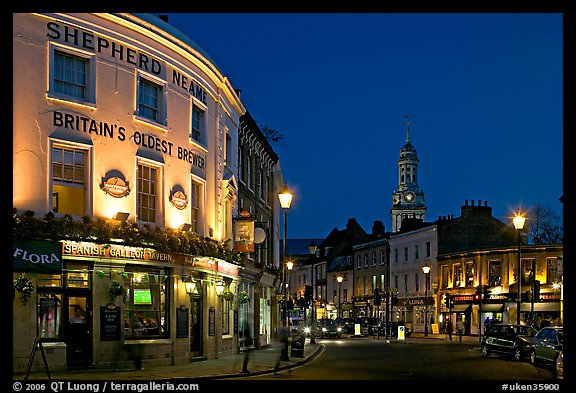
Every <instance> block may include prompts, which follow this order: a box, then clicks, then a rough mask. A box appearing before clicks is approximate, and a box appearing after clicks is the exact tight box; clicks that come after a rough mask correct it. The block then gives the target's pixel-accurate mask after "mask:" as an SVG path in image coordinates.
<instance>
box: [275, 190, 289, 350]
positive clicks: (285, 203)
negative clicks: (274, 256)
mask: <svg viewBox="0 0 576 393" xmlns="http://www.w3.org/2000/svg"><path fill="white" fill-rule="evenodd" d="M278 199H280V207H282V210H283V211H284V245H283V247H282V248H283V252H282V257H283V259H284V263H283V264H282V275H283V285H282V287H283V288H282V292H283V293H282V295H283V302H282V303H283V306H284V307H283V310H282V312H283V315H282V320H283V324H284V331H283V333H282V334H283V336H284V337H282V339H283V340H284V346H283V347H282V352H281V353H280V360H289V359H288V313H287V312H286V307H287V305H288V303H287V302H286V283H287V280H286V268H287V266H286V263H287V261H288V258H287V257H286V216H287V215H288V209H290V204H291V203H292V194H291V193H290V191H288V186H286V184H284V189H283V190H282V192H281V193H280V194H278Z"/></svg>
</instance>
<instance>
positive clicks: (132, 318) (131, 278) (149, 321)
mask: <svg viewBox="0 0 576 393" xmlns="http://www.w3.org/2000/svg"><path fill="white" fill-rule="evenodd" d="M126 272H127V273H128V279H127V280H125V285H124V286H125V288H126V289H127V290H126V303H125V311H124V335H125V336H126V337H127V338H142V337H143V336H144V337H154V336H156V337H168V312H167V310H169V304H168V303H167V302H168V300H167V299H169V296H168V294H167V290H168V288H169V285H168V272H167V271H166V270H164V269H143V268H141V267H130V266H127V267H126Z"/></svg>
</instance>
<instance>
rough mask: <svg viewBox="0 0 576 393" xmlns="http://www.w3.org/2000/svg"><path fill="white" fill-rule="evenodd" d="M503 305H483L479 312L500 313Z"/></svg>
mask: <svg viewBox="0 0 576 393" xmlns="http://www.w3.org/2000/svg"><path fill="white" fill-rule="evenodd" d="M503 309H504V304H503V303H501V304H483V305H482V307H480V312H502V310H503Z"/></svg>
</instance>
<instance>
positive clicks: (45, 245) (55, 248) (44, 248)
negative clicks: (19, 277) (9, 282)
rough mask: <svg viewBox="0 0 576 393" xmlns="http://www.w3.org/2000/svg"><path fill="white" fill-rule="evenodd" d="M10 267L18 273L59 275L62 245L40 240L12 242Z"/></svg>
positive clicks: (17, 240)
mask: <svg viewBox="0 0 576 393" xmlns="http://www.w3.org/2000/svg"><path fill="white" fill-rule="evenodd" d="M12 267H13V270H15V271H20V272H38V273H42V272H45V273H54V272H58V273H60V272H61V271H62V244H61V243H59V242H45V241H40V240H22V239H13V240H12Z"/></svg>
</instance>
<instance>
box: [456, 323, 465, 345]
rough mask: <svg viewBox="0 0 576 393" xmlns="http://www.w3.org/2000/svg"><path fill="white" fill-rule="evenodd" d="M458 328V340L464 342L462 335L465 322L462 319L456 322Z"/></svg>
mask: <svg viewBox="0 0 576 393" xmlns="http://www.w3.org/2000/svg"><path fill="white" fill-rule="evenodd" d="M456 330H457V331H458V340H459V341H460V343H462V335H463V334H464V322H462V320H461V319H459V320H458V322H456Z"/></svg>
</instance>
